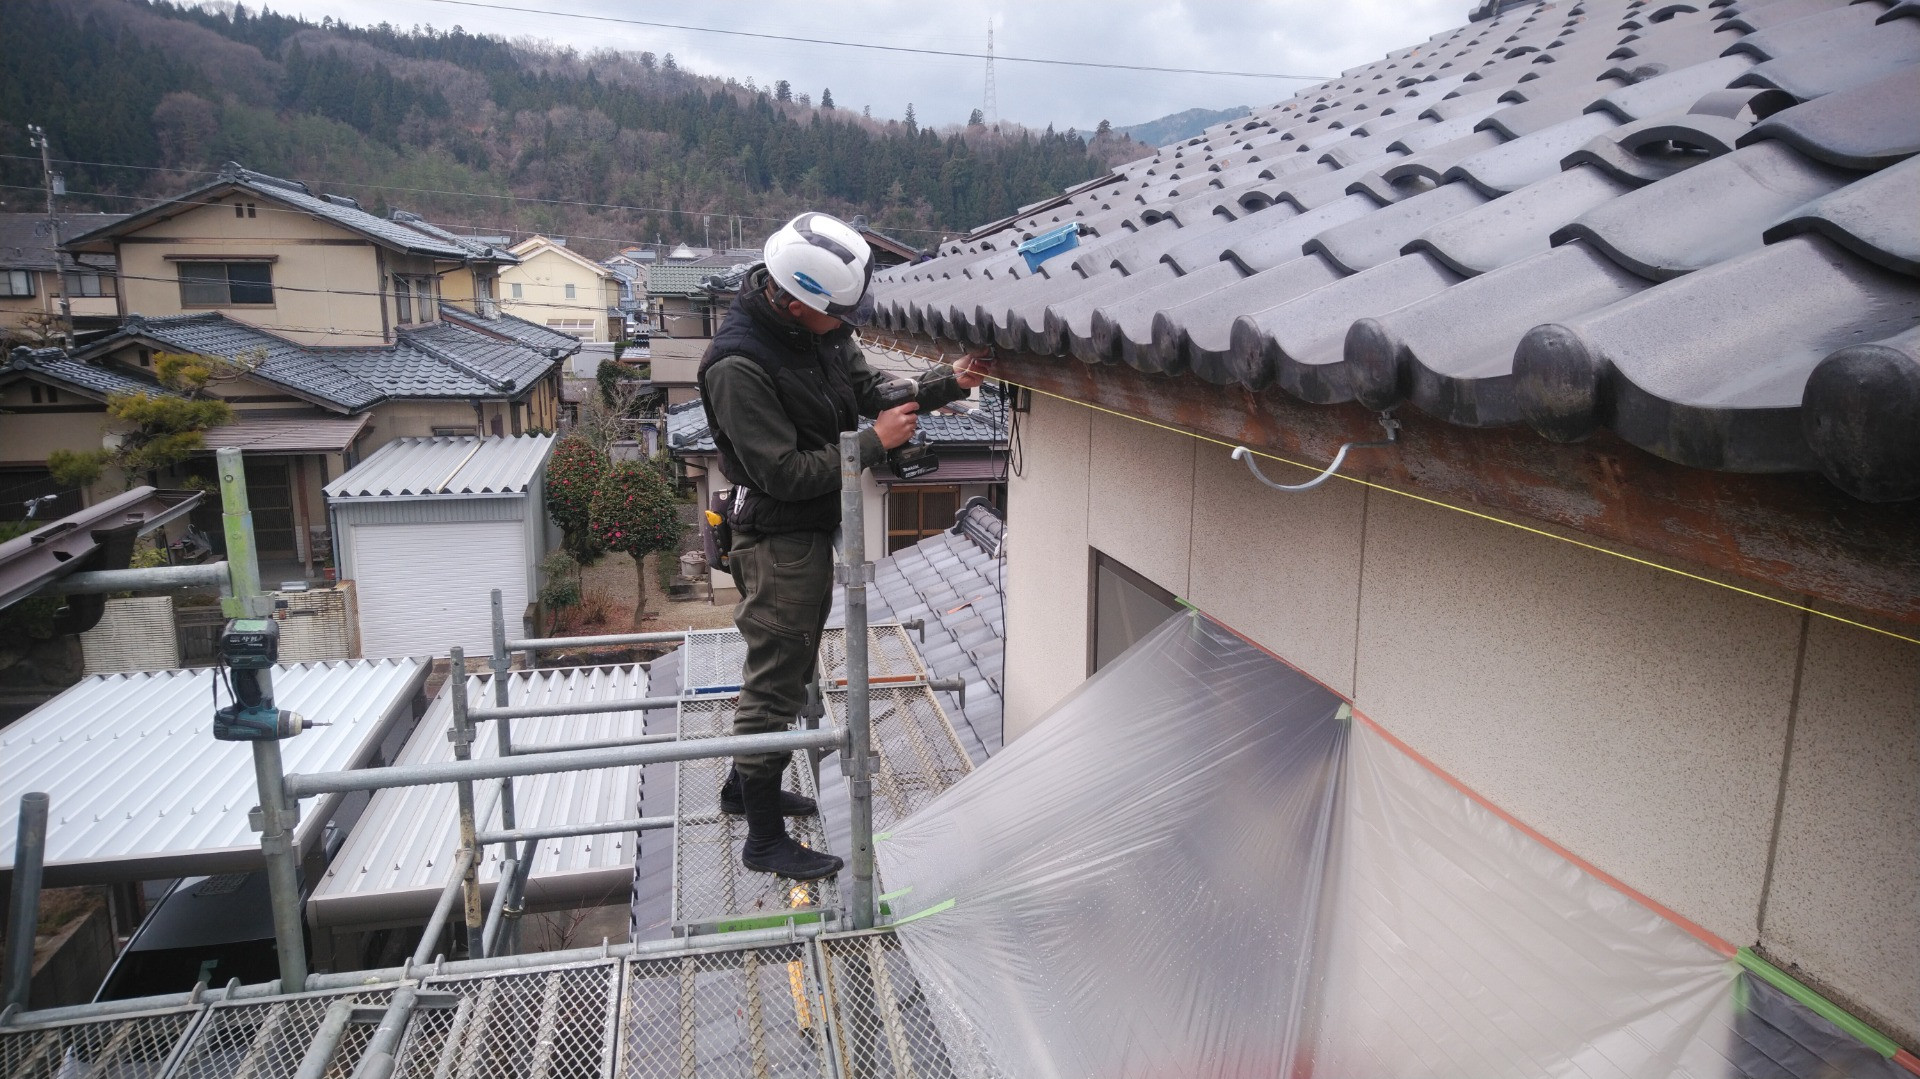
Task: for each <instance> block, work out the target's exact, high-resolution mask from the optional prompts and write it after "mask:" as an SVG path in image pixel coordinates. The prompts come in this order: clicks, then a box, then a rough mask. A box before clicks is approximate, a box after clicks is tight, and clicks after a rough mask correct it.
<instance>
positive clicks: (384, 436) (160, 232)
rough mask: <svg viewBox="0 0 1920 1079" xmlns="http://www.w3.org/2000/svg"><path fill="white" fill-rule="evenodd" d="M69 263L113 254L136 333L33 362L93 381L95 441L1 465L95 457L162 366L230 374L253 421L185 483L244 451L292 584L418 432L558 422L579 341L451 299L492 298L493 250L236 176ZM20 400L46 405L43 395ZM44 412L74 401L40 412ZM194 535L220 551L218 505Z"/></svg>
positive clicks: (268, 543)
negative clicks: (122, 398)
mask: <svg viewBox="0 0 1920 1079" xmlns="http://www.w3.org/2000/svg"><path fill="white" fill-rule="evenodd" d="M66 250H68V251H69V252H72V253H73V254H74V256H75V257H76V258H78V259H80V260H82V261H88V260H92V259H95V258H99V257H101V256H112V257H115V258H116V259H117V262H118V267H119V268H118V273H119V286H120V287H119V288H118V290H117V291H118V303H119V310H120V314H121V316H122V318H123V320H124V321H123V322H122V323H121V325H120V328H119V330H118V331H117V332H115V333H113V334H111V335H109V336H107V337H104V338H100V339H98V340H96V341H94V342H92V343H90V344H88V345H86V346H85V347H82V348H79V349H76V350H75V351H74V353H73V355H72V357H71V359H70V360H68V361H65V362H63V363H56V362H54V361H52V360H41V359H37V358H33V357H30V358H29V359H28V361H27V362H26V364H25V366H24V367H23V368H22V369H21V371H20V372H19V373H18V374H17V375H16V376H15V378H14V381H16V382H25V383H35V382H36V381H40V382H43V381H44V380H45V379H61V378H64V379H67V380H68V381H69V382H73V383H75V384H76V385H86V384H89V380H91V382H92V384H95V388H96V394H97V396H96V398H94V399H89V400H88V401H86V402H76V403H75V404H73V405H72V406H71V407H72V408H73V409H76V410H84V411H85V413H86V415H87V416H88V417H89V419H88V420H87V421H86V426H85V429H84V430H82V429H80V428H78V427H73V428H64V427H63V428H61V429H60V430H58V431H48V432H46V433H45V434H44V435H43V434H42V433H38V432H36V433H32V434H28V435H22V436H18V439H19V442H18V444H16V436H13V435H10V434H6V433H4V432H0V439H4V440H5V442H4V445H3V446H0V453H4V454H5V457H4V458H0V459H3V460H5V461H6V462H7V465H6V467H9V468H15V469H20V470H32V469H35V468H39V469H44V467H45V461H46V456H47V453H49V452H51V450H53V449H59V448H74V449H78V448H87V447H97V446H99V445H100V444H101V439H102V437H103V436H104V435H105V434H106V433H107V432H106V430H105V413H104V409H103V408H102V407H101V401H103V400H104V396H105V394H106V393H107V392H118V391H119V390H122V389H124V390H127V391H132V390H137V389H148V390H150V391H151V390H154V389H156V388H157V387H156V386H155V382H154V376H153V363H154V356H155V355H156V354H158V353H162V352H171V353H192V354H199V355H206V356H211V357H215V358H218V359H221V360H224V361H227V366H226V367H225V368H224V369H223V370H222V371H221V372H220V374H219V377H217V378H216V380H215V381H214V382H213V383H212V384H211V385H210V386H209V387H208V389H207V392H208V393H210V394H211V395H213V396H218V397H221V398H223V399H225V400H226V401H227V402H228V403H229V404H231V405H232V406H233V408H234V409H235V411H236V412H237V413H238V422H237V423H235V424H233V425H230V426H228V427H225V428H220V429H217V430H215V431H211V432H208V434H207V438H206V453H205V454H204V455H203V456H202V457H200V458H196V459H195V461H194V462H192V463H191V465H190V466H189V468H188V469H186V471H188V472H189V473H193V474H196V475H200V476H202V478H205V477H208V476H211V473H212V451H213V450H215V449H217V448H219V447H221V446H238V447H241V448H242V450H243V452H244V453H245V456H246V458H247V465H248V493H249V498H250V499H251V501H252V509H253V512H254V523H255V529H256V535H257V539H258V542H259V548H260V554H261V556H262V558H264V559H267V560H268V561H270V562H274V563H279V566H278V567H277V570H278V571H279V572H282V573H285V572H288V571H290V570H291V569H292V567H293V564H298V566H299V567H300V568H301V569H302V570H304V571H306V573H307V575H312V573H313V570H314V567H315V564H316V563H317V562H320V563H323V562H324V561H325V558H326V555H327V553H328V551H329V547H330V543H329V538H328V534H327V530H326V525H325V521H326V506H325V503H324V501H323V499H322V496H321V489H322V488H323V487H324V486H325V485H326V484H327V482H328V481H329V480H330V479H332V478H333V477H336V476H338V475H340V474H341V473H342V472H344V471H345V470H346V469H348V468H350V467H352V466H353V465H354V464H355V463H356V462H357V461H358V460H359V457H360V456H361V455H363V454H365V453H368V452H371V451H372V450H374V449H377V448H378V447H380V446H381V445H383V444H385V443H386V442H389V441H391V440H393V439H395V438H399V437H403V436H408V435H416V436H431V435H436V434H441V435H457V434H519V433H521V432H523V431H527V430H552V429H554V428H555V427H556V426H558V422H559V406H560V392H559V390H560V387H559V380H560V374H559V366H560V364H559V361H560V359H561V358H562V357H564V356H566V355H568V354H570V353H572V352H573V351H574V350H575V349H577V348H578V347H579V342H578V341H577V340H576V339H575V338H573V337H570V336H568V335H566V334H562V333H558V332H555V331H553V330H549V329H547V328H546V327H544V326H540V325H535V324H531V323H528V322H525V321H523V320H520V319H517V318H514V317H512V316H510V315H505V314H499V313H495V314H493V315H488V314H486V313H484V312H481V311H476V310H474V309H469V308H463V307H460V306H458V305H456V304H453V303H451V302H449V301H447V300H446V299H445V298H444V295H443V292H442V283H443V280H444V281H448V282H463V283H464V284H463V286H462V288H463V290H464V292H465V293H466V294H473V295H484V294H485V293H486V292H487V291H488V289H490V288H491V284H490V283H491V282H492V281H493V280H494V279H495V278H496V276H497V273H498V269H499V267H500V266H502V265H509V264H511V261H512V256H510V255H508V254H506V253H505V252H502V251H501V250H500V249H499V248H498V247H497V246H495V245H493V244H492V243H490V242H489V241H488V240H487V238H472V237H461V236H455V235H453V234H451V233H449V232H447V231H446V230H444V229H440V228H438V227H437V226H433V225H430V224H428V223H426V222H424V221H421V220H420V219H418V218H417V217H415V216H414V215H411V214H405V213H396V214H395V216H394V217H393V218H382V217H378V216H375V215H373V214H370V213H368V212H366V211H365V210H363V209H362V208H360V206H359V205H358V204H357V203H355V202H354V201H353V200H352V199H348V198H345V197H343V196H336V195H323V196H315V195H314V194H313V193H312V192H311V191H310V190H309V189H308V188H307V187H306V186H305V185H304V184H300V183H297V182H294V181H290V180H283V179H279V178H277V177H271V176H265V175H262V174H260V173H256V172H251V171H249V170H247V169H243V168H241V167H239V166H238V165H228V166H227V167H226V168H225V169H223V170H222V172H221V173H220V174H219V176H218V177H217V178H216V179H215V180H213V181H212V182H211V183H208V184H206V185H203V186H201V187H199V188H196V189H194V190H192V191H189V192H186V193H185V194H182V195H180V196H178V197H177V198H174V199H171V200H169V201H167V202H165V203H161V204H159V205H156V206H154V207H151V208H149V209H147V210H144V211H142V212H140V213H138V214H133V215H131V216H128V217H125V218H115V219H111V220H104V221H103V224H102V225H101V227H99V228H96V229H94V230H93V231H91V232H86V233H82V234H80V235H78V236H75V237H73V238H72V240H71V241H69V242H68V244H67V245H66ZM109 387H110V388H109ZM56 389H57V387H56ZM8 392H9V393H10V394H13V395H15V396H17V395H18V394H20V393H22V392H24V393H25V394H26V395H27V400H26V402H25V403H24V405H23V406H22V407H28V408H30V407H31V406H32V405H33V404H34V402H33V400H32V394H33V393H34V392H35V391H34V390H33V388H32V386H31V385H27V386H25V388H24V390H22V389H14V390H10V391H8ZM41 392H42V393H44V392H45V390H44V389H43V390H42V391H41ZM74 392H76V393H77V392H79V391H77V390H76V391H74ZM8 400H9V403H11V401H12V398H11V397H10V398H9V399H8ZM49 407H61V408H65V407H69V406H67V405H65V404H55V405H43V406H42V411H43V412H44V411H45V409H46V408H49ZM8 426H14V427H16V428H17V426H18V425H8ZM40 426H41V427H42V428H45V427H47V424H46V422H45V421H44V417H43V419H42V421H41V424H40ZM117 482H119V480H118V478H117V477H109V478H107V479H104V480H103V481H102V488H103V489H106V488H110V487H111V486H112V485H113V484H115V483H117ZM98 493H99V492H95V494H96V495H97V494H98ZM196 524H197V526H199V527H200V528H202V529H203V530H205V531H206V532H208V534H209V535H210V536H211V537H212V539H213V541H214V543H215V546H216V548H219V547H220V546H221V536H220V529H219V527H218V509H217V507H210V508H206V509H203V510H202V511H201V513H200V515H199V517H198V518H197V519H196Z"/></svg>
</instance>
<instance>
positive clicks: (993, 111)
mask: <svg viewBox="0 0 1920 1079" xmlns="http://www.w3.org/2000/svg"><path fill="white" fill-rule="evenodd" d="M981 111H983V112H985V113H986V114H987V130H988V131H999V130H1000V104H999V102H997V101H995V100H994V92H993V19H992V18H991V17H989V18H988V19H987V100H986V103H985V107H984V108H983V109H982V110H981Z"/></svg>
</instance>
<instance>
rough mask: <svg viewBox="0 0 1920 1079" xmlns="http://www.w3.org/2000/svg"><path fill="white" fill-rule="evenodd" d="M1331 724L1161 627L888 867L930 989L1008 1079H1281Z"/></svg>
mask: <svg viewBox="0 0 1920 1079" xmlns="http://www.w3.org/2000/svg"><path fill="white" fill-rule="evenodd" d="M1340 706H1341V701H1340V699H1339V698H1338V697H1336V696H1334V695H1333V694H1332V693H1330V692H1329V691H1327V690H1326V689H1325V688H1323V687H1321V686H1320V685H1318V684H1316V683H1314V682H1313V681H1311V680H1310V679H1308V678H1306V677H1304V676H1302V675H1301V674H1299V673H1298V672H1296V671H1294V670H1292V669H1291V668H1288V667H1285V666H1283V665H1281V664H1279V663H1275V662H1273V661H1272V660H1271V659H1269V658H1268V657H1266V656H1265V655H1263V654H1261V653H1260V652H1258V651H1256V650H1254V649H1252V648H1249V647H1248V646H1246V645H1245V644H1244V643H1242V642H1241V641H1239V640H1238V639H1236V638H1234V637H1233V636H1232V635H1230V634H1228V633H1226V632H1224V631H1222V630H1221V629H1219V628H1218V627H1217V626H1215V625H1213V624H1212V623H1209V622H1207V621H1205V620H1203V619H1197V618H1175V619H1172V620H1169V621H1168V622H1167V624H1166V625H1165V626H1164V627H1163V628H1162V629H1161V630H1159V631H1158V632H1156V633H1154V634H1152V635H1151V636H1149V637H1148V638H1147V639H1145V640H1143V641H1141V642H1140V643H1139V644H1138V645H1136V646H1135V648H1134V649H1133V651H1132V652H1131V653H1130V654H1129V655H1128V656H1127V657H1126V658H1125V659H1123V660H1122V661H1120V662H1116V663H1114V664H1111V665H1109V666H1108V667H1107V668H1106V669H1104V670H1103V671H1101V672H1100V674H1098V675H1097V676H1095V677H1094V678H1093V679H1092V680H1091V681H1089V682H1088V683H1087V684H1086V685H1085V686H1083V687H1082V688H1081V689H1080V690H1079V691H1078V692H1077V693H1076V694H1075V695H1074V696H1073V697H1071V698H1070V699H1069V700H1068V701H1067V702H1066V703H1064V704H1063V705H1061V706H1060V708H1059V709H1058V711H1056V712H1055V713H1054V714H1053V715H1052V716H1051V717H1050V718H1049V719H1048V720H1047V721H1046V722H1045V723H1043V724H1041V725H1040V726H1039V727H1038V728H1036V729H1035V730H1033V731H1031V732H1029V733H1028V734H1026V735H1025V736H1023V737H1021V738H1020V739H1019V740H1018V741H1016V742H1013V743H1012V744H1010V745H1008V746H1007V748H1006V749H1005V750H1003V751H1002V752H1001V753H1000V754H999V755H998V756H996V757H994V758H993V759H992V760H991V761H989V762H988V764H987V766H986V767H984V768H982V769H981V770H980V771H978V772H975V773H974V774H973V775H971V776H969V777H967V778H965V779H962V780H961V781H960V782H959V783H957V784H956V785H954V786H953V787H952V788H950V789H949V790H948V791H947V792H946V793H945V794H943V795H942V796H941V797H940V798H939V799H938V800H937V801H935V802H934V803H933V805H932V806H930V807H929V808H928V809H927V810H924V811H922V812H921V813H919V814H917V815H916V816H914V817H913V818H912V819H910V820H909V821H908V822H907V823H906V824H905V825H903V826H901V827H900V828H898V829H896V830H895V832H894V834H893V835H892V837H891V838H889V839H887V840H885V841H883V842H881V843H880V844H879V852H880V856H881V859H882V861H883V863H884V864H885V866H886V870H887V885H888V887H889V888H893V889H901V888H902V887H903V886H904V887H905V888H906V889H907V890H906V891H905V893H904V894H900V893H898V892H896V893H895V894H894V895H893V897H892V898H890V899H889V903H890V904H891V906H892V909H893V910H894V911H895V912H896V913H898V914H900V915H902V916H903V918H912V917H913V915H914V913H915V912H920V911H927V910H932V911H934V913H931V914H928V915H927V916H925V917H920V918H917V919H914V920H913V921H911V922H908V923H907V924H905V925H903V926H902V927H901V930H900V935H901V938H902V940H903V942H904V943H905V945H906V947H907V951H908V956H909V958H910V959H911V960H912V961H913V964H914V967H915V969H916V972H917V973H918V974H919V975H920V979H921V982H922V984H923V985H925V986H927V987H928V989H929V990H930V991H932V992H935V993H938V994H940V995H943V996H945V997H947V998H948V999H949V1000H950V1001H951V1002H952V1003H953V1005H954V1008H955V1010H956V1011H957V1012H958V1013H959V1014H961V1015H963V1016H965V1017H967V1018H968V1019H969V1020H970V1021H971V1022H972V1023H973V1024H974V1026H975V1027H976V1029H977V1031H978V1034H979V1037H980V1038H981V1040H982V1041H983V1042H984V1043H985V1045H986V1046H987V1048H988V1050H989V1052H990V1053H991V1054H992V1056H993V1058H994V1060H995V1061H996V1063H998V1064H999V1065H1000V1067H1001V1068H1002V1069H1004V1070H1005V1071H1006V1072H1007V1073H1008V1074H1010V1075H1015V1076H1123V1075H1141V1076H1146V1075H1152V1076H1168V1075H1223V1076H1224V1075H1244V1076H1257V1075H1258V1076H1265V1075H1281V1074H1284V1073H1285V1072H1286V1070H1287V1069H1286V1061H1288V1060H1289V1059H1290V1058H1291V1057H1292V1055H1293V1053H1292V1046H1293V1044H1294V1042H1295V1040H1296V1039H1297V1038H1298V1037H1299V1036H1300V1034H1301V1031H1300V1030H1299V1027H1298V1025H1297V1020H1298V1019H1299V1018H1300V1017H1302V1016H1303V1015H1304V1014H1305V1007H1304V1005H1305V1000H1306V993H1307V988H1308V987H1307V985H1306V981H1307V965H1306V963H1307V960H1308V957H1309V948H1308V942H1309V940H1310V938H1311V936H1312V929H1313V924H1314V921H1315V906H1316V902H1317V899H1318V896H1319V895H1320V892H1321V879H1320V871H1319V867H1320V866H1321V865H1323V864H1324V862H1325V853H1324V848H1325V846H1326V843H1327V840H1328V825H1329V823H1330V821H1331V817H1332V810H1333V806H1332V796H1333V793H1334V778H1335V770H1336V769H1337V768H1338V766H1339V761H1340V759H1341V754H1340V752H1339V750H1340V744H1341V742H1342V741H1344V739H1345V738H1346V735H1347V729H1348V724H1347V723H1346V722H1345V721H1343V720H1341V719H1339V718H1336V716H1337V713H1338V711H1339V709H1340ZM949 900H951V901H952V906H951V907H946V908H945V909H941V907H942V904H944V903H946V902H947V901H949Z"/></svg>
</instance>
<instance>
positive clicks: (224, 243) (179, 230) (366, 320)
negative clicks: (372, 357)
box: [117, 195, 432, 345]
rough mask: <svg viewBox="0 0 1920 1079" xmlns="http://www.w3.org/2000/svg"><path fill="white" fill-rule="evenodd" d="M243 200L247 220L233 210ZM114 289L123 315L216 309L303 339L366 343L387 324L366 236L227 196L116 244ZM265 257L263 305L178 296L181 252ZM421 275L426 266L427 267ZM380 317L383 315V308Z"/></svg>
mask: <svg viewBox="0 0 1920 1079" xmlns="http://www.w3.org/2000/svg"><path fill="white" fill-rule="evenodd" d="M236 202H238V203H241V204H243V205H244V204H245V203H248V202H252V203H254V204H255V205H256V208H257V213H256V215H255V216H254V217H244V216H243V217H235V216H234V213H233V204H234V203H236ZM117 248H118V252H119V257H120V296H121V303H122V310H123V311H124V312H125V313H127V314H139V315H154V316H158V315H178V314H185V313H189V312H195V311H210V310H217V311H223V312H225V313H226V314H228V315H230V316H232V317H233V318H235V319H238V320H240V321H242V322H246V323H249V324H251V325H255V326H259V327H261V328H263V329H268V330H272V331H273V332H275V333H278V334H280V335H282V336H284V337H286V338H288V339H290V340H293V341H298V342H301V343H303V344H316V345H317V344H336V345H337V344H342V343H358V344H374V343H378V342H379V341H381V340H383V334H386V333H387V332H388V330H389V327H388V325H386V324H385V322H383V318H382V313H383V304H384V303H385V302H386V301H387V297H386V295H385V285H384V282H383V279H382V268H381V260H380V257H379V254H378V252H377V250H376V249H375V248H374V246H373V245H372V244H371V243H369V242H368V241H366V240H364V239H361V238H359V237H358V236H355V235H354V234H353V233H351V232H348V231H347V230H345V229H343V228H340V227H338V226H336V225H332V224H329V223H327V222H325V221H322V220H320V219H319V218H315V217H310V216H308V215H306V214H303V213H294V212H288V211H285V210H282V209H280V208H278V207H275V206H273V205H272V204H271V203H269V202H268V201H267V200H265V199H261V198H257V197H253V196H248V195H233V196H228V198H227V199H226V200H225V201H223V202H220V203H214V204H212V205H208V206H203V207H194V208H191V209H187V210H185V211H183V212H181V213H179V214H177V215H175V216H173V217H171V218H168V219H167V220H165V221H157V222H155V223H153V224H151V225H149V226H147V227H146V228H143V229H141V230H140V231H139V232H138V233H137V234H134V235H131V236H127V237H124V238H123V239H122V240H121V241H120V242H119V244H118V245H117ZM247 255H253V256H262V255H267V256H274V257H275V261H274V263H273V285H274V289H273V298H274V302H273V303H272V304H271V305H264V306H263V305H243V306H237V307H192V308H188V307H185V306H183V305H182V304H181V302H180V277H179V273H178V270H177V269H176V265H177V263H178V262H179V261H180V260H181V259H182V258H183V257H187V256H203V257H205V258H206V259H209V260H214V261H217V260H219V259H221V258H223V257H227V258H231V257H236V256H247ZM423 272H427V273H431V272H432V271H431V269H428V270H425V271H423ZM388 317H389V318H390V317H391V315H390V312H389V313H388Z"/></svg>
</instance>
